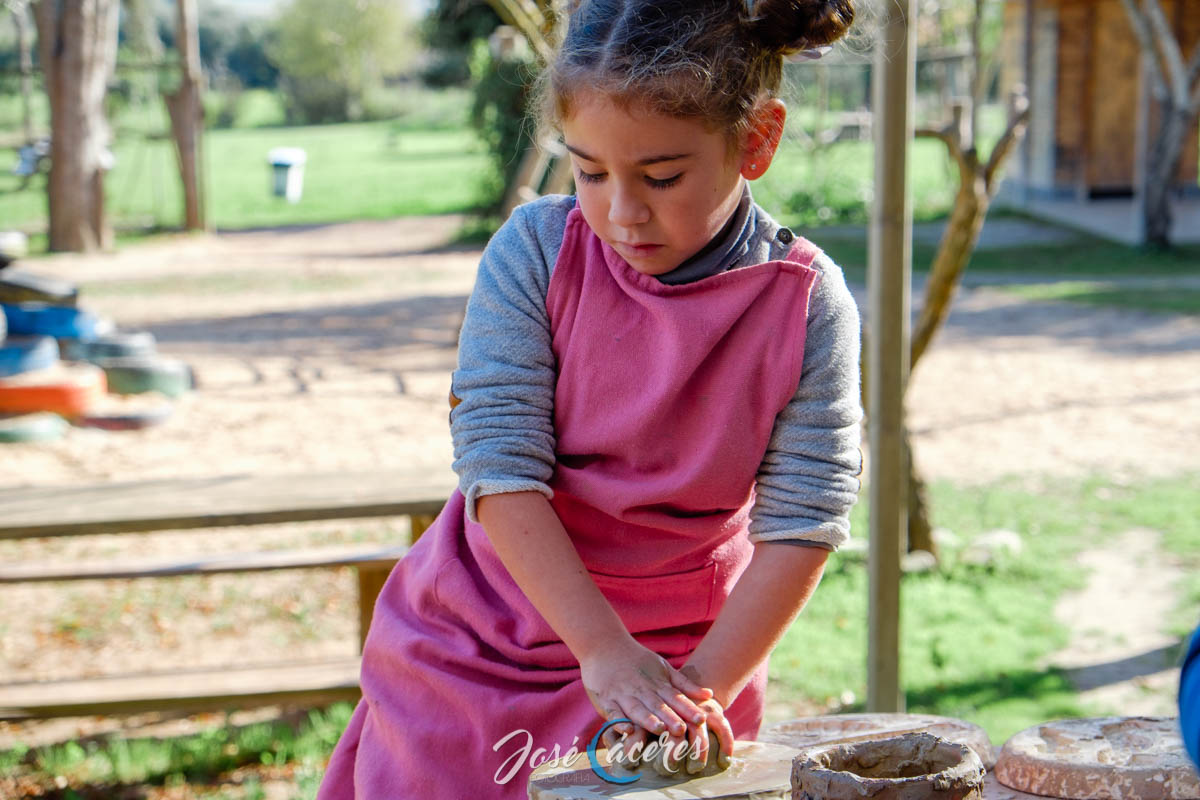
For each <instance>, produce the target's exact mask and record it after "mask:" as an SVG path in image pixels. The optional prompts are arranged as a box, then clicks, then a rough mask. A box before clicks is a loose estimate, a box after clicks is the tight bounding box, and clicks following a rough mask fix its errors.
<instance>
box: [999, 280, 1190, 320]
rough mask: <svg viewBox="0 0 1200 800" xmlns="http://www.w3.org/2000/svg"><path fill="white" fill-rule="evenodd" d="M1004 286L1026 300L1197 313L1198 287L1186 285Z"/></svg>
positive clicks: (1071, 283) (1083, 283) (1063, 283)
mask: <svg viewBox="0 0 1200 800" xmlns="http://www.w3.org/2000/svg"><path fill="white" fill-rule="evenodd" d="M1005 290H1006V291H1009V292H1012V293H1014V294H1018V295H1020V296H1021V297H1024V298H1027V299H1029V300H1053V301H1058V302H1070V303H1084V304H1086V305H1090V306H1110V307H1111V306H1116V307H1121V308H1135V309H1141V310H1143V311H1163V312H1171V313H1175V314H1200V289H1192V288H1187V287H1171V286H1154V287H1150V286H1114V285H1112V284H1104V283H1091V282H1086V281H1061V282H1057V283H1030V284H1021V285H1018V286H1008V287H1005Z"/></svg>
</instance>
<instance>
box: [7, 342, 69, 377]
mask: <svg viewBox="0 0 1200 800" xmlns="http://www.w3.org/2000/svg"><path fill="white" fill-rule="evenodd" d="M57 362H58V345H57V344H55V342H54V339H52V338H51V337H49V336H21V337H14V338H12V339H3V340H2V341H0V378H10V377H12V376H13V375H20V374H21V373H23V372H32V371H33V370H38V369H45V368H46V367H52V366H54V364H55V363H57Z"/></svg>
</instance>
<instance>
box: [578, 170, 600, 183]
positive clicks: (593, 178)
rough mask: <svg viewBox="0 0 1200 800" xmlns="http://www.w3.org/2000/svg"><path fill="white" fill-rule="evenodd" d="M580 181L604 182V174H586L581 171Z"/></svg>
mask: <svg viewBox="0 0 1200 800" xmlns="http://www.w3.org/2000/svg"><path fill="white" fill-rule="evenodd" d="M579 180H580V181H582V182H583V183H599V182H600V181H602V180H604V173H603V172H584V171H583V170H579Z"/></svg>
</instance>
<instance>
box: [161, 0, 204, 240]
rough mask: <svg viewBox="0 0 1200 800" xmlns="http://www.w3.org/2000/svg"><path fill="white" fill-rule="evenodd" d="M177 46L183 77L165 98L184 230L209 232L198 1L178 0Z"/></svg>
mask: <svg viewBox="0 0 1200 800" xmlns="http://www.w3.org/2000/svg"><path fill="white" fill-rule="evenodd" d="M177 15H178V19H177V20H176V26H175V45H176V47H177V48H178V49H179V62H180V69H181V72H182V75H181V77H180V83H179V88H178V89H177V90H176V91H175V92H173V93H171V94H166V95H164V97H163V99H164V100H165V101H166V104H167V112H168V113H169V114H170V117H171V131H172V133H173V134H174V135H175V154H176V155H177V156H178V158H179V174H180V178H181V179H182V181H183V215H184V223H183V224H184V228H186V229H187V230H190V231H199V230H206V229H207V226H208V223H207V220H206V217H207V214H206V213H205V202H204V191H203V186H202V184H201V180H200V176H201V175H202V174H203V171H204V167H203V164H202V163H201V162H202V157H203V149H202V147H201V145H202V141H201V139H202V137H203V135H204V104H203V102H202V99H201V98H202V96H203V93H204V75H203V73H202V72H201V71H200V34H199V23H198V19H197V15H196V0H177Z"/></svg>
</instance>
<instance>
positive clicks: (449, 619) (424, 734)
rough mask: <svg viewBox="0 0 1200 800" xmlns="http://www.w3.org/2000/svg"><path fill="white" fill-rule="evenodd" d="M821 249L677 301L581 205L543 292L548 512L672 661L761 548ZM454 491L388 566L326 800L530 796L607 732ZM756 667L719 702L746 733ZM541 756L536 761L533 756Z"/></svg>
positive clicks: (752, 731)
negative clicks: (551, 431)
mask: <svg viewBox="0 0 1200 800" xmlns="http://www.w3.org/2000/svg"><path fill="white" fill-rule="evenodd" d="M815 254H816V250H815V248H813V247H812V245H810V244H809V243H807V242H805V241H804V240H802V239H796V240H795V243H794V245H793V247H792V250H791V252H790V253H789V254H788V258H787V260H786V261H771V262H767V263H764V264H759V265H756V266H752V267H746V268H743V269H737V270H733V271H729V272H723V273H720V274H718V275H714V276H711V277H708V278H705V279H703V280H700V281H697V282H695V283H690V284H685V285H680V286H668V285H665V284H663V283H660V282H659V281H658V280H656V279H655V278H653V277H650V276H647V275H643V274H641V273H639V272H637V271H635V270H634V269H633V268H632V267H630V266H629V264H628V263H626V262H625V261H624V260H623V259H622V258H621V257H620V256H619V255H617V254H616V252H615V251H613V250H612V249H611V248H610V247H609V246H608V245H606V244H604V243H603V242H602V241H601V240H600V239H599V238H598V237H597V236H596V235H595V234H594V233H593V232H592V230H591V228H590V227H588V225H587V223H586V222H585V221H584V218H583V215H582V214H581V213H580V211H579V209H578V208H575V209H574V210H573V211H571V213H570V214H569V215H568V218H567V225H566V230H565V233H564V239H563V246H562V250H561V252H560V254H559V257H558V261H557V263H556V264H555V267H554V271H553V274H552V276H551V281H550V286H549V291H548V294H547V298H546V305H547V310H548V311H549V318H550V325H551V334H552V341H553V348H554V355H555V357H556V359H557V363H558V382H557V388H556V390H555V407H554V424H555V434H556V437H557V446H556V466H555V471H554V476H553V478H552V479H551V481H550V486H551V488H552V489H553V490H554V497H553V499H552V500H551V503H552V504H553V507H554V509H555V511H557V513H558V515H559V517H560V518H561V519H562V521H563V524H564V526H565V527H566V530H567V531H568V533H569V534H570V536H571V538H572V541H573V542H574V543H575V546H576V548H577V549H578V551H579V554H580V556H581V557H582V558H583V561H584V563H585V564H586V565H587V567H588V569H589V571H590V572H591V574H592V577H593V578H594V579H595V581H596V584H597V585H598V586H599V588H600V590H601V591H602V592H603V594H604V595H605V597H606V598H607V599H608V600H609V602H610V603H612V605H613V607H614V608H615V610H616V611H617V613H618V614H619V615H620V617H621V619H622V620H623V621H624V623H625V624H626V626H628V628H629V630H630V632H631V633H633V634H634V636H635V637H636V638H637V640H638V641H639V642H641V643H642V644H643V645H645V646H646V647H648V648H650V649H652V650H654V651H655V652H657V653H659V654H660V655H662V656H663V657H665V658H666V659H667V660H668V661H669V662H670V663H671V664H673V665H674V666H676V667H680V666H682V665H683V664H684V663H685V661H686V660H687V658H688V656H689V655H690V654H691V652H692V651H693V650H694V649H695V648H696V646H697V644H698V643H699V642H700V640H701V638H702V637H703V636H704V634H705V632H706V631H707V630H708V628H709V626H710V625H711V623H712V621H713V620H714V619H715V618H716V616H717V613H718V612H719V611H720V610H721V606H722V604H723V603H724V601H725V598H726V597H727V596H728V595H729V592H730V590H731V589H732V587H733V585H734V583H735V581H736V580H737V578H738V575H740V574H741V572H742V570H744V569H745V567H746V565H747V563H748V561H749V559H750V556H751V553H752V549H753V548H752V545H751V544H750V542H749V539H748V538H747V526H748V522H749V509H750V505H751V503H752V500H753V487H754V479H755V475H756V474H757V471H758V468H759V465H760V464H761V462H762V459H763V456H764V454H765V452H766V449H767V444H768V440H769V438H770V435H771V430H772V427H773V425H774V422H775V417H776V415H777V414H778V413H779V412H780V411H781V410H782V409H783V407H784V406H785V405H786V404H787V403H788V401H789V400H790V399H791V397H792V395H793V394H794V393H795V390H796V386H797V385H798V383H799V380H800V370H801V363H802V360H803V355H804V335H805V325H806V320H807V316H808V297H809V293H810V290H811V288H812V285H813V282H814V281H815V280H816V277H817V273H816V272H815V271H814V270H813V269H812V268H811V267H810V265H811V263H812V259H813V257H814V256H815ZM464 507H465V504H464V500H463V496H462V494H461V493H459V492H455V493H454V495H453V496H451V498H450V500H449V502H448V503H447V504H446V507H445V509H444V510H443V511H442V513H441V515H440V516H439V517H438V519H437V521H436V522H435V523H434V525H433V526H432V527H431V528H430V529H429V530H428V531H426V533H425V534H424V536H422V538H421V539H420V540H419V541H418V542H417V544H416V545H414V546H413V548H412V550H411V551H410V552H409V554H408V555H407V556H405V558H404V559H403V560H402V561H401V562H400V563H399V564H398V565H397V566H396V568H395V570H394V571H393V572H392V574H391V576H390V577H389V579H388V581H387V584H386V585H385V586H384V588H383V591H382V593H381V595H380V597H379V600H378V603H377V605H376V608H375V616H374V620H373V621H372V623H371V629H370V634H369V635H368V638H367V642H366V645H365V647H364V651H363V664H362V690H363V699H362V701H361V702H360V703H359V705H358V707H357V708H356V709H355V711H354V715H353V717H352V718H351V720H350V723H349V725H348V726H347V728H346V731H345V733H344V734H343V735H342V738H341V740H340V741H339V743H338V745H337V748H336V749H335V751H334V753H333V756H332V758H331V760H330V763H329V767H328V769H327V771H326V774H325V778H324V782H323V783H322V786H321V790H320V793H319V794H318V799H319V800H340V799H341V798H359V799H360V800H401V799H405V800H407V799H408V798H411V799H412V800H481V799H482V798H511V799H512V800H516V799H517V798H525V797H526V784H527V782H528V779H529V773H530V767H531V766H536V765H537V764H538V763H540V762H541V761H544V760H546V759H547V758H548V757H553V756H556V755H560V754H565V753H566V752H567V751H568V750H569V749H570V748H571V747H574V748H575V750H576V751H577V752H582V751H584V750H585V748H586V747H587V744H588V742H589V741H590V740H591V738H592V736H593V735H594V734H595V733H596V731H597V730H598V729H599V728H600V726H601V725H602V724H603V720H602V719H601V718H600V716H599V715H598V714H597V712H596V710H595V709H594V707H593V706H592V704H591V702H590V701H589V700H588V698H587V695H586V693H585V691H584V688H583V684H582V682H581V681H580V672H579V664H578V662H577V661H576V659H575V658H574V656H572V654H571V652H570V651H569V650H568V649H567V647H566V645H564V644H563V642H562V641H561V640H560V639H559V637H558V636H557V635H556V634H555V632H554V631H553V630H552V629H551V628H550V626H549V625H548V624H547V623H546V621H545V620H544V619H543V618H542V616H541V615H540V614H539V613H538V612H537V611H536V610H535V609H534V608H533V606H532V605H531V604H530V603H529V601H528V600H527V599H526V597H525V595H524V594H523V593H522V591H521V589H520V587H518V586H517V585H516V583H515V582H514V581H513V579H512V577H511V576H510V575H509V573H508V571H507V570H506V569H505V568H504V566H503V564H502V563H501V562H500V560H499V558H498V556H497V555H496V553H495V550H494V549H493V548H492V546H491V544H490V543H489V541H488V538H487V535H486V534H485V533H484V530H483V528H482V527H481V526H479V525H478V524H476V523H472V522H470V521H469V520H468V519H467V518H466V515H465V513H464ZM766 678H767V674H766V664H765V663H764V664H762V665H761V666H760V667H759V669H758V670H757V671H756V672H755V674H754V677H753V680H752V681H751V682H750V683H749V684H748V685H747V686H746V688H745V689H744V690H743V691H742V692H741V694H740V695H739V696H738V697H737V699H736V700H735V701H734V702H733V703H731V704H730V706H729V708H728V709H727V714H728V716H729V718H730V721H731V724H732V726H733V730H734V733H735V734H736V735H737V737H738V738H741V739H753V738H755V737H756V736H757V733H758V727H759V724H760V722H761V718H762V707H763V692H764V689H765V686H766ZM530 762H532V764H531V763H530Z"/></svg>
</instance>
